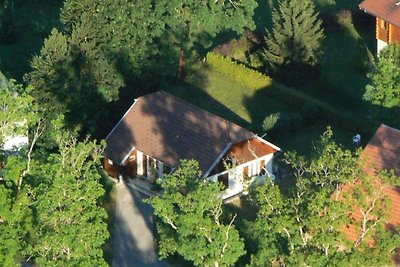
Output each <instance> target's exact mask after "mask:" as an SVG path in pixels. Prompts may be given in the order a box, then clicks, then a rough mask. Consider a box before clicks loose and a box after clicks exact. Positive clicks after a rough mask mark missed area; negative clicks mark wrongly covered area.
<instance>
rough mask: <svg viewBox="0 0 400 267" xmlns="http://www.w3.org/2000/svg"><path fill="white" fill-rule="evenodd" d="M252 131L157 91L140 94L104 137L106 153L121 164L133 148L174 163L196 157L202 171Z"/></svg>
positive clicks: (175, 164) (169, 163) (167, 162)
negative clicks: (231, 145)
mask: <svg viewBox="0 0 400 267" xmlns="http://www.w3.org/2000/svg"><path fill="white" fill-rule="evenodd" d="M254 135H255V134H254V133H252V132H250V131H248V130H246V129H244V128H242V127H240V126H238V125H236V124H234V123H232V122H230V121H227V120H225V119H223V118H221V117H218V116H216V115H214V114H211V113H209V112H207V111H205V110H202V109H200V108H198V107H196V106H194V105H192V104H189V103H187V102H185V101H183V100H181V99H179V98H177V97H174V96H172V95H170V94H167V93H165V92H163V91H159V92H156V93H153V94H149V95H146V96H142V97H139V98H138V99H137V101H136V102H135V103H134V104H133V105H132V106H131V108H130V109H129V110H128V111H127V113H126V114H125V115H124V117H123V118H122V119H121V121H120V122H119V123H118V124H117V125H116V127H115V128H114V129H113V131H112V132H111V133H110V134H109V136H108V137H107V138H106V143H107V147H106V150H105V156H106V157H108V158H110V159H112V160H113V161H115V162H118V163H121V162H122V161H123V160H124V158H125V157H126V155H128V154H129V152H130V151H131V149H132V148H133V147H135V148H136V149H138V150H140V151H142V152H144V153H145V154H147V155H149V156H152V157H154V158H156V159H158V160H161V161H163V162H164V163H166V164H168V165H171V166H177V165H178V164H179V160H180V159H196V160H198V161H199V164H200V168H201V169H202V170H203V172H205V171H207V170H208V168H209V167H210V166H211V165H212V164H213V162H214V161H215V160H216V159H217V157H218V156H219V155H220V154H221V153H222V152H223V151H224V149H225V148H226V147H227V146H228V145H229V144H234V143H238V142H241V141H243V140H246V139H249V138H252V137H253V136H254Z"/></svg>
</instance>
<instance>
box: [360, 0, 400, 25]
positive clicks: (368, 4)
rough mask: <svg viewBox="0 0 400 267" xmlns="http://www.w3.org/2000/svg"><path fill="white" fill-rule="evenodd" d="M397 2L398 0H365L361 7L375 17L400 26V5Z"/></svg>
mask: <svg viewBox="0 0 400 267" xmlns="http://www.w3.org/2000/svg"><path fill="white" fill-rule="evenodd" d="M396 2H398V0H365V1H363V2H362V3H361V4H360V6H359V7H360V8H361V9H363V10H365V11H367V12H368V13H370V14H371V15H374V16H375V17H378V18H381V19H383V20H385V21H387V22H390V23H392V24H394V25H396V26H399V27H400V5H396Z"/></svg>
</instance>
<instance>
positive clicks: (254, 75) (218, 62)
mask: <svg viewBox="0 0 400 267" xmlns="http://www.w3.org/2000/svg"><path fill="white" fill-rule="evenodd" d="M207 64H208V65H209V66H210V67H211V68H213V69H215V70H216V71H218V72H220V73H222V74H225V75H227V76H228V77H230V78H232V79H234V80H236V81H240V82H242V83H243V84H245V85H246V86H248V87H250V88H251V89H253V90H255V89H260V88H263V87H268V86H270V85H271V84H272V79H271V78H270V77H268V76H265V75H263V74H261V73H259V72H258V71H255V70H251V69H249V68H247V67H246V66H244V65H243V64H238V63H236V62H234V61H232V60H231V59H230V58H227V57H224V56H221V55H218V54H216V53H213V52H210V53H208V54H207Z"/></svg>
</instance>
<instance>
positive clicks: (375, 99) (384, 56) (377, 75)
mask: <svg viewBox="0 0 400 267" xmlns="http://www.w3.org/2000/svg"><path fill="white" fill-rule="evenodd" d="M368 77H369V78H370V79H371V83H372V84H371V85H368V86H367V87H366V91H365V94H364V99H365V100H367V101H369V102H371V103H373V104H376V105H379V106H382V107H386V108H392V107H400V46H399V45H398V44H391V45H389V46H388V47H386V48H384V49H383V50H381V51H380V53H379V57H378V59H377V62H376V65H375V67H374V69H373V70H372V71H371V72H370V73H369V74H368Z"/></svg>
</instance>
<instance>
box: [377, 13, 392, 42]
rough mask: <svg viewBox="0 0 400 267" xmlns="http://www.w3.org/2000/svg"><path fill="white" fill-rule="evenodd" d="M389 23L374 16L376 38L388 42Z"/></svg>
mask: <svg viewBox="0 0 400 267" xmlns="http://www.w3.org/2000/svg"><path fill="white" fill-rule="evenodd" d="M389 25H390V24H389V23H388V22H386V21H384V20H383V19H381V18H376V39H378V40H381V41H384V42H385V43H388V42H389Z"/></svg>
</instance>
